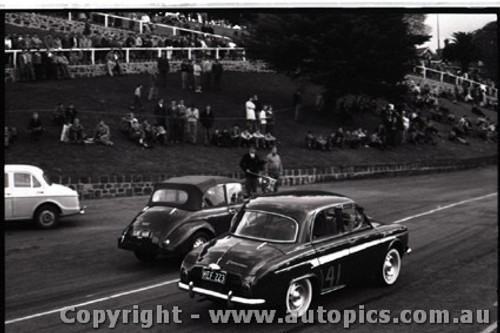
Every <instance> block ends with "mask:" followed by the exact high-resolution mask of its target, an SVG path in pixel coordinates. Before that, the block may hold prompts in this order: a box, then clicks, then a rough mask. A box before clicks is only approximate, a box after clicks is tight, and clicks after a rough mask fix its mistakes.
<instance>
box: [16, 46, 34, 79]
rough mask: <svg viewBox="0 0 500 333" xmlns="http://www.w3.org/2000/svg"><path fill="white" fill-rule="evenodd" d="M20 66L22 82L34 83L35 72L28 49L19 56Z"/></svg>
mask: <svg viewBox="0 0 500 333" xmlns="http://www.w3.org/2000/svg"><path fill="white" fill-rule="evenodd" d="M18 64H19V72H20V74H21V81H33V79H34V76H35V74H34V71H33V63H32V56H31V53H30V52H28V50H27V49H26V50H24V51H23V52H21V54H20V55H19V59H18Z"/></svg>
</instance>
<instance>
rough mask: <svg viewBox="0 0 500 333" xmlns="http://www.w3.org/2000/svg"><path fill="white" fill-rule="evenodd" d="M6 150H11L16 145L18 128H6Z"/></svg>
mask: <svg viewBox="0 0 500 333" xmlns="http://www.w3.org/2000/svg"><path fill="white" fill-rule="evenodd" d="M4 135H5V141H4V144H5V148H9V146H10V145H11V144H13V143H14V140H15V138H16V137H17V128H15V127H9V126H5V133H4Z"/></svg>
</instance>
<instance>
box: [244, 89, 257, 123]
mask: <svg viewBox="0 0 500 333" xmlns="http://www.w3.org/2000/svg"><path fill="white" fill-rule="evenodd" d="M245 110H246V119H247V127H248V128H249V129H250V131H253V130H254V129H255V121H256V118H255V103H254V97H253V96H252V97H250V98H249V99H248V101H247V102H246V103H245Z"/></svg>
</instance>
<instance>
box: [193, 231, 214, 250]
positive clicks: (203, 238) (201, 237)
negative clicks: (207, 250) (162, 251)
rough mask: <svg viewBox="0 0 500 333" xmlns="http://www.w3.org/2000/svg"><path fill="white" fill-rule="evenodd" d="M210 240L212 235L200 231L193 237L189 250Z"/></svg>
mask: <svg viewBox="0 0 500 333" xmlns="http://www.w3.org/2000/svg"><path fill="white" fill-rule="evenodd" d="M209 240H210V237H209V236H208V235H207V234H206V233H205V232H203V231H199V232H197V233H195V234H194V235H193V236H192V237H191V243H190V246H189V249H188V250H189V251H191V250H192V249H195V248H197V247H198V246H200V245H202V244H204V243H206V242H208V241H209Z"/></svg>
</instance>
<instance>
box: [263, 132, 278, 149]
mask: <svg viewBox="0 0 500 333" xmlns="http://www.w3.org/2000/svg"><path fill="white" fill-rule="evenodd" d="M275 145H276V138H275V137H274V136H273V135H272V134H271V132H267V133H266V135H264V147H265V148H267V149H271V148H272V147H274V146H275Z"/></svg>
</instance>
